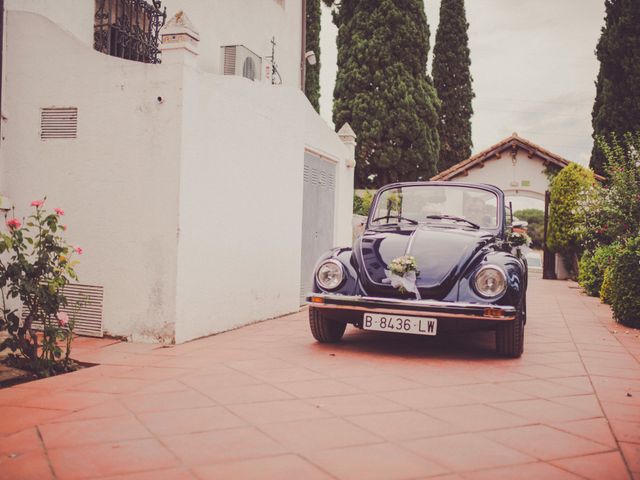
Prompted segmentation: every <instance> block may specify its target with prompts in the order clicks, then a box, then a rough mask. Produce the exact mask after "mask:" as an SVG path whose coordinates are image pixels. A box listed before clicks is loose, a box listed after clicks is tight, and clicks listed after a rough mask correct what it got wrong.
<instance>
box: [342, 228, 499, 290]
mask: <svg viewBox="0 0 640 480" xmlns="http://www.w3.org/2000/svg"><path fill="white" fill-rule="evenodd" d="M493 238H494V237H493V235H492V234H491V233H488V232H486V231H482V230H470V229H465V228H446V227H435V226H430V225H420V226H417V227H413V228H394V229H391V228H388V227H387V228H382V229H377V230H368V231H366V232H365V233H364V234H363V236H362V237H360V239H359V241H358V242H357V244H356V246H355V249H356V261H357V262H358V264H359V267H360V269H361V272H362V273H363V275H361V282H362V285H363V287H364V288H365V291H366V292H367V293H368V294H370V295H387V296H396V295H395V294H396V293H397V291H396V289H395V288H393V287H391V286H390V285H389V283H388V281H387V280H386V278H387V275H386V273H385V270H386V269H388V265H389V263H390V262H391V261H392V260H393V259H394V258H397V257H400V256H402V255H412V256H413V257H415V259H416V263H417V265H418V270H419V272H420V273H419V275H418V277H417V280H416V284H417V286H418V289H419V290H420V295H421V296H422V298H431V299H442V298H444V297H445V296H446V295H447V293H448V292H449V291H450V290H451V289H452V288H453V287H454V285H455V284H456V282H457V281H458V280H459V279H460V277H461V276H462V274H463V273H464V271H465V270H466V266H467V264H468V262H469V261H470V260H471V259H472V258H473V257H475V255H476V253H478V251H479V250H481V249H482V248H483V247H484V246H486V245H487V244H488V243H489V242H490V241H491V240H492V239H493Z"/></svg>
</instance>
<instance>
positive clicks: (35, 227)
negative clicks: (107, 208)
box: [0, 200, 82, 376]
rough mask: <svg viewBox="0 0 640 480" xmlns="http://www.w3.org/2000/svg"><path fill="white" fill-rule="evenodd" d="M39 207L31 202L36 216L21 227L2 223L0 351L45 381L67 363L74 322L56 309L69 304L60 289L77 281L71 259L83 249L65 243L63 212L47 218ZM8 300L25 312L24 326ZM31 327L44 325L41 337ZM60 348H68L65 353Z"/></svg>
mask: <svg viewBox="0 0 640 480" xmlns="http://www.w3.org/2000/svg"><path fill="white" fill-rule="evenodd" d="M43 203H44V200H38V201H34V202H33V203H32V206H34V207H35V212H34V213H33V214H32V215H30V216H29V217H28V218H27V219H26V220H25V221H24V225H22V223H23V222H21V221H20V220H18V219H17V218H11V219H9V220H6V226H7V232H6V233H4V232H0V254H2V257H1V260H0V293H1V295H2V315H1V319H0V330H6V331H7V333H8V334H9V335H8V337H7V338H5V340H4V341H2V342H1V343H0V350H3V349H5V348H6V349H9V350H11V352H13V353H12V354H11V359H13V360H19V359H23V360H24V359H26V362H27V365H26V366H27V367H28V368H30V369H31V370H32V371H34V372H35V373H37V374H38V375H39V376H49V375H52V374H55V373H56V372H58V371H60V370H65V369H66V368H67V367H68V364H69V352H70V348H71V339H70V337H72V335H73V325H74V321H73V320H70V319H69V318H68V316H67V315H66V313H64V312H61V311H60V309H61V308H62V307H63V306H66V305H67V299H66V297H65V296H64V293H63V289H64V286H65V285H67V284H68V283H69V282H70V281H71V280H77V276H76V273H75V271H74V268H75V266H76V265H77V264H78V261H77V260H73V256H74V254H76V253H77V254H80V253H82V249H80V248H79V247H76V248H73V247H71V246H70V245H69V244H67V242H66V241H65V239H64V238H63V233H64V231H65V230H66V227H65V226H63V225H60V216H61V215H63V214H64V212H63V211H62V210H60V209H56V212H55V213H48V212H47V211H46V210H45V209H44V208H43V207H42V205H43ZM8 299H18V300H19V301H20V302H21V303H22V308H23V310H25V311H26V318H25V320H24V323H23V324H20V319H19V317H18V315H17V310H15V309H12V308H10V307H8V306H7V303H6V300H8ZM34 322H39V323H41V324H42V325H43V326H44V329H43V334H42V335H41V336H38V335H37V334H36V332H35V331H34V330H33V323H34ZM60 343H63V344H64V345H66V352H63V350H62V348H61V347H60ZM16 353H17V355H16ZM63 353H64V358H63ZM18 355H19V356H18Z"/></svg>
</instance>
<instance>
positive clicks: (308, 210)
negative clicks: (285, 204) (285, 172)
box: [300, 152, 336, 303]
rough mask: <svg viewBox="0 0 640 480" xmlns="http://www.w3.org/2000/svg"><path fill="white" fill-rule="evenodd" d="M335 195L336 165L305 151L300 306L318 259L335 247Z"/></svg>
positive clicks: (309, 285) (308, 289)
mask: <svg viewBox="0 0 640 480" xmlns="http://www.w3.org/2000/svg"><path fill="white" fill-rule="evenodd" d="M335 192H336V166H335V164H333V163H330V162H328V161H326V160H323V159H322V158H321V157H319V156H317V155H314V154H312V153H310V152H305V153H304V183H303V200H302V258H301V266H300V275H301V277H300V303H303V302H304V297H305V295H306V294H307V293H308V292H309V291H310V290H311V280H312V276H313V267H314V266H315V264H316V262H317V261H318V257H320V255H322V254H323V253H324V252H326V251H327V250H329V249H330V248H331V247H333V231H334V211H335Z"/></svg>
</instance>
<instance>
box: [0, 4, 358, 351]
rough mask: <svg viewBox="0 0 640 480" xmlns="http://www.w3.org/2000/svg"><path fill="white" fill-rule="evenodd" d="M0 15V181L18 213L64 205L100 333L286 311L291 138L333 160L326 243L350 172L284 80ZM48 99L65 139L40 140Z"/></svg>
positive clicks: (294, 195)
mask: <svg viewBox="0 0 640 480" xmlns="http://www.w3.org/2000/svg"><path fill="white" fill-rule="evenodd" d="M278 8H280V7H278ZM6 24H7V27H6V30H5V33H6V39H7V42H6V43H5V45H6V48H5V58H4V60H5V63H4V71H5V72H7V78H6V80H5V82H4V85H3V104H2V105H3V114H4V115H5V117H6V120H4V121H3V124H2V133H3V137H4V140H3V141H2V142H1V143H0V192H1V193H2V194H3V195H6V196H9V197H10V198H11V199H12V200H13V201H14V203H15V204H16V205H17V206H18V212H17V213H18V214H19V215H23V214H26V213H27V210H28V208H27V205H28V204H29V202H30V201H31V200H33V199H35V198H40V197H42V195H47V196H48V200H47V203H48V205H49V206H50V207H54V206H59V207H62V208H64V209H65V211H66V212H67V214H66V216H65V221H66V222H67V223H68V225H69V231H68V237H69V239H70V240H71V241H72V242H73V243H75V244H79V245H81V246H82V247H83V248H84V249H85V251H86V253H85V255H84V256H83V257H82V258H81V260H82V263H81V264H80V266H79V268H78V273H79V275H80V280H81V282H82V283H87V284H92V285H102V286H104V288H105V304H104V328H105V331H106V332H107V333H109V334H113V335H124V336H128V337H130V338H132V339H134V340H151V341H173V340H177V341H178V342H181V341H185V340H188V339H191V338H196V337H199V336H203V335H207V334H211V333H215V332H219V331H223V330H227V329H229V328H233V327H236V326H239V325H242V324H245V323H248V322H252V321H257V320H262V319H265V318H270V317H273V316H277V315H280V314H284V313H287V312H290V311H293V310H296V309H297V308H298V294H299V289H300V244H301V228H302V188H303V182H302V169H303V159H304V151H305V148H313V149H314V150H317V151H322V152H325V154H326V155H329V156H331V157H332V158H334V160H335V161H336V162H337V163H338V175H339V178H338V182H339V183H340V182H341V183H340V184H341V185H342V187H341V193H340V194H339V195H340V197H339V198H341V199H342V200H344V201H342V202H341V201H339V202H338V204H337V205H336V210H337V211H339V212H338V215H336V218H338V217H340V218H343V220H340V222H347V223H345V225H337V226H335V232H336V233H335V236H336V240H337V239H338V237H340V236H342V235H343V234H342V233H339V232H343V231H346V230H348V229H350V221H351V217H350V212H351V201H352V198H351V196H352V194H351V193H349V192H350V191H352V188H353V176H352V175H353V172H352V169H351V171H350V172H349V173H350V174H351V177H350V178H351V185H349V181H348V179H347V180H345V179H344V178H342V179H341V178H340V175H342V173H341V172H342V171H343V170H346V167H345V158H346V157H348V156H349V149H347V148H346V147H345V146H344V145H342V143H341V142H340V140H339V139H338V137H337V135H336V134H335V133H334V132H332V131H331V129H330V128H329V127H328V126H327V125H326V124H325V123H324V121H322V120H321V119H320V117H319V116H318V115H317V114H316V113H315V112H313V110H312V109H311V107H310V105H309V103H308V101H307V99H306V98H305V97H304V95H303V93H302V92H301V91H300V90H299V89H298V87H297V86H286V85H283V86H281V87H278V88H274V87H272V86H271V85H268V84H266V83H256V82H251V81H249V80H247V79H244V78H241V77H229V76H221V75H216V74H212V73H209V72H204V71H202V69H201V68H199V66H198V65H199V63H198V61H197V58H198V57H194V58H193V60H194V61H193V62H187V64H185V63H181V58H182V57H183V56H185V55H186V58H187V59H189V58H190V55H191V54H189V53H186V54H185V53H184V52H180V51H172V52H171V53H170V54H169V53H168V52H166V53H167V54H168V55H170V56H171V58H169V57H167V58H166V60H167V61H165V62H163V63H162V64H161V65H145V64H141V63H136V62H130V61H126V60H121V59H117V58H113V57H109V56H106V55H103V54H101V53H99V52H96V51H94V50H93V48H92V45H88V44H86V43H83V42H82V41H80V40H79V39H78V38H76V37H75V36H74V35H73V34H71V33H69V32H68V31H65V30H63V29H61V28H59V26H58V25H57V24H55V23H53V22H52V21H51V20H50V19H48V18H45V17H43V16H40V15H37V14H34V13H30V12H21V11H15V10H9V11H8V12H7V22H6ZM159 97H161V101H159ZM51 106H59V107H77V108H78V138H76V139H64V140H47V141H43V140H41V139H40V137H39V124H40V109H41V108H42V107H51ZM349 188H351V190H349ZM347 200H348V201H347ZM347 211H348V212H349V215H346V212H347ZM349 231H350V230H349ZM338 244H343V242H339V243H338Z"/></svg>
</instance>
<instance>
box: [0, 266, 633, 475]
mask: <svg viewBox="0 0 640 480" xmlns="http://www.w3.org/2000/svg"><path fill="white" fill-rule="evenodd" d="M528 305H529V313H528V315H529V318H528V324H527V328H526V337H525V354H524V356H523V357H522V358H521V359H515V360H505V359H501V358H497V357H496V356H495V354H494V352H493V348H494V340H493V335H492V334H490V333H482V332H481V333H478V332H475V333H464V334H456V335H442V336H438V337H435V338H421V337H414V336H402V335H392V334H391V335H388V334H378V333H371V332H366V333H365V332H360V331H358V330H356V329H354V328H352V327H349V329H348V330H347V334H346V335H345V338H344V340H343V341H342V342H341V343H339V344H336V345H320V344H318V343H316V342H315V341H314V340H313V338H312V337H311V334H310V332H309V329H308V324H307V319H306V311H305V310H302V311H301V312H298V313H294V314H292V315H288V316H284V317H281V318H277V319H274V320H270V321H266V322H262V323H258V324H253V325H249V326H247V327H244V328H241V329H238V330H234V331H231V332H227V333H224V334H220V335H215V336H212V337H208V338H203V339H200V340H197V341H193V342H189V343H187V344H183V345H176V346H159V345H148V344H131V343H120V342H115V341H113V340H102V339H79V340H78V342H77V343H76V350H75V355H74V356H75V357H76V358H78V359H79V360H83V361H86V362H94V363H99V364H100V365H99V366H96V367H92V368H87V369H84V370H81V371H78V372H75V373H72V374H68V375H64V376H60V377H54V378H49V379H46V380H40V381H37V382H31V383H28V384H24V385H19V386H14V387H11V388H8V389H4V390H0V412H2V418H1V419H0V480H4V479H11V480H16V479H17V480H20V479H31V478H33V479H49V478H52V479H53V478H57V479H85V478H86V479H90V478H100V479H112V480H115V479H120V480H124V479H128V480H144V479H154V480H155V479H161V480H162V479H168V480H173V479H176V480H177V479H180V480H182V479H196V480H197V479H199V480H203V479H234V480H235V479H244V478H247V479H252V480H253V479H282V478H300V479H332V478H333V479H352V478H353V479H418V478H429V479H442V480H445V479H447V480H455V479H467V480H470V479H476V480H482V479H492V480H499V479H539V478H544V479H546V480H553V479H563V480H564V479H598V480H599V479H612V480H617V479H631V478H639V479H640V363H639V360H640V337H639V336H638V335H639V334H640V332H638V331H636V330H632V329H628V328H624V327H621V326H619V325H617V324H615V322H613V321H612V319H611V313H610V310H609V308H608V307H607V306H605V305H601V304H600V303H599V302H598V300H597V299H593V298H589V297H586V296H584V295H583V294H581V293H580V291H579V290H578V289H576V288H575V284H572V283H569V282H557V281H543V280H541V279H539V278H532V279H531V282H530V289H529V297H528Z"/></svg>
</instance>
